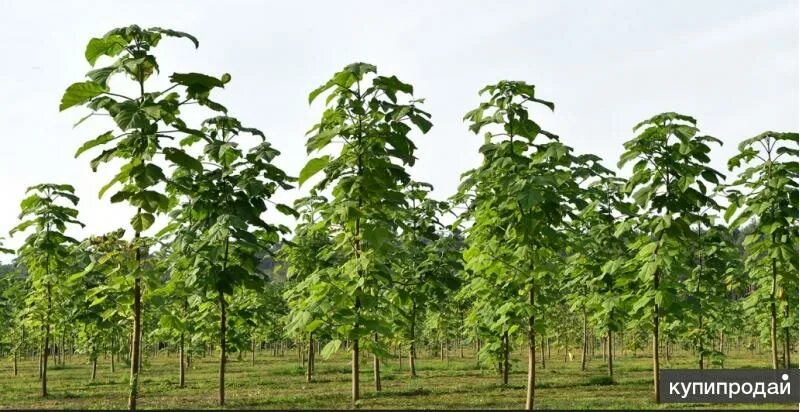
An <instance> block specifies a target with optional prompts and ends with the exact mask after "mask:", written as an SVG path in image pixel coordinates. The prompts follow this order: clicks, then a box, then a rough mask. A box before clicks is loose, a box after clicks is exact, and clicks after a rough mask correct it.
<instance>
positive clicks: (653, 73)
mask: <svg viewBox="0 0 800 412" xmlns="http://www.w3.org/2000/svg"><path fill="white" fill-rule="evenodd" d="M134 23H135V24H139V25H141V26H145V27H150V26H161V27H167V28H172V29H176V30H182V31H187V32H190V33H192V34H194V35H196V36H197V37H198V38H199V39H200V48H199V49H197V50H195V49H194V48H193V47H192V46H191V44H190V43H188V42H185V41H182V40H178V39H168V40H165V41H163V42H162V45H161V46H159V48H158V52H157V53H158V56H159V59H160V64H161V69H162V75H164V76H165V77H166V76H167V75H169V74H170V73H172V72H174V71H178V72H186V71H198V72H203V73H209V74H215V75H221V74H222V73H225V72H228V73H230V74H231V75H232V76H233V80H232V82H231V83H229V84H228V85H227V87H226V89H225V90H224V91H222V92H221V93H219V94H218V95H217V99H216V100H218V101H221V102H222V103H223V104H225V105H227V107H228V108H229V109H230V110H231V113H232V114H233V115H235V116H237V117H239V118H240V119H241V120H242V121H243V122H244V123H246V124H248V125H252V126H254V127H258V128H261V129H262V130H264V131H265V132H266V133H267V135H268V137H269V138H270V140H271V141H272V142H273V144H274V145H275V146H276V147H277V148H278V149H279V150H281V151H282V153H283V154H282V155H281V156H280V158H279V160H278V161H277V163H278V164H279V165H280V166H281V167H283V168H284V169H285V170H286V171H287V172H288V173H290V174H292V175H297V173H298V172H299V170H300V169H301V168H302V166H303V164H304V161H305V159H306V153H305V148H304V142H305V137H304V133H305V131H306V130H307V129H308V128H309V127H310V126H311V125H312V124H313V123H314V122H315V121H316V120H318V119H319V116H320V113H321V112H320V107H319V106H314V107H310V106H309V105H308V104H307V96H308V92H309V91H311V90H312V89H313V88H315V87H316V86H318V85H319V84H321V83H322V82H324V81H325V80H327V79H328V78H329V77H330V75H331V74H332V73H333V72H335V71H337V70H339V69H340V68H341V67H343V66H344V65H346V64H348V63H351V62H354V61H366V62H370V63H373V64H375V65H377V66H378V70H379V72H381V73H382V74H387V75H391V74H395V75H397V76H398V77H399V78H400V79H401V80H404V81H406V82H410V83H412V84H413V85H414V87H415V92H416V95H417V96H418V97H425V98H426V99H427V101H426V105H425V107H426V108H427V110H429V111H430V112H431V113H432V114H433V119H432V120H433V122H434V127H433V129H432V130H431V132H430V133H429V134H428V135H426V136H421V137H418V138H416V144H417V146H418V147H419V151H418V152H417V157H418V158H419V161H418V162H417V164H416V166H415V167H414V168H413V170H412V175H413V176H414V178H416V179H418V180H422V181H427V182H430V183H432V184H433V185H434V186H435V187H436V190H435V196H437V197H439V198H446V197H448V196H450V195H451V194H452V193H453V192H454V190H455V188H456V186H457V184H458V179H459V175H460V174H461V173H462V172H464V171H465V170H467V169H469V168H472V167H474V166H475V165H476V164H477V163H478V161H479V157H478V155H477V149H478V147H479V146H480V144H481V142H482V138H480V137H477V136H475V135H472V134H471V133H469V132H468V130H467V128H466V125H465V124H464V123H463V122H462V121H461V118H462V116H463V114H464V113H465V112H466V111H467V110H470V109H471V108H473V107H474V106H475V105H476V104H477V103H478V102H479V97H478V95H477V91H478V90H479V89H480V88H481V87H482V86H483V85H485V84H487V83H490V82H495V81H497V80H500V79H511V80H525V81H528V82H530V83H533V84H535V85H536V86H537V94H539V96H540V97H541V98H544V99H547V100H551V101H554V102H555V103H556V110H555V112H554V113H543V116H542V117H540V118H539V119H538V120H539V121H540V123H541V124H542V125H544V126H545V127H546V128H547V129H549V130H551V131H553V132H555V133H557V134H559V135H560V136H561V137H562V139H563V141H564V142H565V143H566V144H569V145H571V146H573V147H574V148H575V149H576V152H581V153H595V154H597V155H599V156H601V157H603V158H604V159H605V160H606V164H607V166H609V167H613V166H614V165H615V164H616V161H617V159H618V157H619V155H620V153H621V152H622V143H623V142H624V141H626V140H628V139H630V138H631V137H632V133H631V127H632V126H633V125H634V124H636V123H637V122H638V121H640V120H642V119H644V118H647V117H649V116H650V115H653V114H656V113H659V112H663V111H679V112H682V113H685V114H690V115H693V116H695V117H696V118H697V119H698V120H699V126H700V128H701V130H702V131H703V132H704V133H707V134H711V135H713V136H716V137H718V138H720V139H722V140H723V141H724V142H725V147H723V148H722V149H715V150H714V151H713V152H712V155H713V156H712V157H713V159H712V160H713V165H714V166H715V167H717V168H718V169H719V170H721V171H722V170H725V166H724V165H725V162H726V159H727V158H729V157H730V156H731V155H732V154H733V152H734V150H735V147H736V143H738V142H739V141H740V140H742V139H744V138H747V137H750V136H752V135H755V134H757V133H759V132H761V131H763V130H767V129H773V130H784V131H786V130H795V131H796V130H797V129H798V44H799V41H798V3H797V2H796V1H793V0H785V1H778V0H774V1H759V0H750V1H725V0H722V1H711V0H703V1H696V0H689V1H676V0H672V1H668V2H665V1H654V0H653V1H641V0H630V1H621V0H620V1H610V0H609V1H589V0H583V1H569V2H567V1H554V0H551V1H521V0H520V1H491V2H488V1H466V0H454V1H442V0H439V1H370V2H357V1H346V0H339V1H336V2H327V1H316V2H311V1H282V2H267V1H255V0H252V1H233V0H227V1H221V0H214V1H144V0H140V1H136V2H122V1H69V2H66V1H31V0H26V1H12V0H3V1H0V38H2V39H3V42H2V43H0V55H2V56H3V62H4V64H3V65H2V66H0V97H2V98H1V99H0V124H2V128H0V130H2V131H1V132H0V135H1V136H2V137H0V139H2V142H3V145H2V147H3V151H2V153H3V155H2V156H0V186H1V187H2V192H0V193H2V195H0V236H5V237H7V235H5V233H7V231H8V229H10V228H11V227H13V226H14V225H15V224H16V221H17V220H16V217H17V214H18V212H19V201H20V200H21V199H22V197H23V192H24V190H25V188H26V187H28V186H30V185H33V184H36V183H40V182H58V183H71V184H73V185H75V186H76V188H77V194H78V195H79V196H81V198H82V200H81V203H80V213H81V216H80V218H81V220H82V221H84V222H85V223H86V224H87V227H86V229H85V230H83V231H73V232H72V234H73V235H76V236H85V235H88V234H99V233H103V232H107V231H110V230H113V229H116V228H118V227H126V228H127V227H128V219H129V218H130V215H131V213H130V211H129V210H127V208H126V207H124V206H120V205H111V204H110V203H109V201H108V199H106V198H104V199H98V198H97V191H98V189H99V188H100V187H101V186H102V185H103V184H104V183H105V182H106V181H107V180H108V178H109V177H110V176H112V175H113V172H114V171H115V169H116V168H115V167H106V168H104V169H103V168H101V171H100V172H98V173H92V172H91V169H90V168H89V165H88V161H89V159H90V156H86V157H81V158H79V159H74V158H73V154H74V152H75V149H76V148H77V147H78V146H80V144H81V143H82V142H83V141H84V140H86V139H88V138H92V137H95V136H96V135H97V134H98V133H96V132H98V131H104V130H107V128H108V123H107V122H108V119H104V118H99V119H97V120H95V121H94V122H93V124H89V125H86V124H84V125H81V126H80V127H78V128H75V129H73V127H72V124H73V123H74V122H75V121H76V120H77V119H79V118H80V117H81V114H82V113H83V112H81V111H80V110H70V111H67V112H64V113H59V112H58V103H59V100H60V98H61V94H62V93H63V91H64V89H65V88H66V87H67V86H68V85H69V84H71V83H73V82H75V81H80V80H82V78H83V76H84V73H85V72H86V71H87V70H89V66H88V63H86V61H85V59H84V57H83V52H84V47H85V45H86V42H87V41H88V40H89V39H90V38H91V37H95V36H101V35H102V34H104V33H105V32H107V31H108V30H109V29H111V28H114V27H118V26H124V25H128V24H134ZM295 196H297V192H293V193H283V194H281V199H285V200H286V201H287V202H288V201H290V200H291V199H292V198H294V197H295ZM21 240H22V239H21V237H20V236H18V237H17V238H15V239H11V240H7V241H6V245H7V246H11V247H17V246H18V245H19V244H20V242H21ZM4 258H5V259H2V257H0V259H2V260H8V256H5V257H4Z"/></svg>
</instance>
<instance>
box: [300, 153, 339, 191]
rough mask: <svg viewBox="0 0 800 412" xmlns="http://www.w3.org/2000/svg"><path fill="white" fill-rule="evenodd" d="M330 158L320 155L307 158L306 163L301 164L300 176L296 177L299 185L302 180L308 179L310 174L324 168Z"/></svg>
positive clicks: (312, 174)
mask: <svg viewBox="0 0 800 412" xmlns="http://www.w3.org/2000/svg"><path fill="white" fill-rule="evenodd" d="M330 160H331V157H330V156H322V157H318V158H315V159H311V160H309V161H308V162H307V163H306V165H305V166H303V170H301V171H300V176H299V177H298V182H299V183H300V185H301V186H302V184H303V182H305V181H306V180H308V179H309V178H310V177H311V176H314V175H315V174H317V172H319V171H320V170H322V169H324V168H325V166H327V165H328V163H329V162H330Z"/></svg>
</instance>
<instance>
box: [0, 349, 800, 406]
mask: <svg viewBox="0 0 800 412" xmlns="http://www.w3.org/2000/svg"><path fill="white" fill-rule="evenodd" d="M573 353H577V352H573ZM552 355H553V356H552V357H551V358H550V360H549V361H546V368H545V369H544V371H543V372H542V373H539V374H537V382H536V407H537V408H539V409H599V408H610V409H651V408H657V407H659V406H660V407H664V408H671V409H672V408H686V409H695V408H712V407H714V406H715V407H716V408H720V407H724V408H752V409H760V408H770V409H787V407H792V406H793V405H698V404H669V405H656V404H654V403H653V402H652V401H651V400H650V399H651V393H652V366H651V359H650V358H649V357H648V354H647V353H639V354H638V356H637V357H633V356H632V355H630V354H628V355H626V356H620V357H619V358H618V361H617V362H616V367H615V377H616V382H615V383H614V384H610V385H609V384H608V383H607V381H606V378H605V365H604V363H603V362H602V359H601V357H600V356H599V354H597V355H598V356H596V357H595V358H594V359H593V360H592V361H591V362H590V363H589V366H588V370H587V371H586V372H581V371H580V360H579V359H577V358H576V359H575V360H573V361H567V362H564V360H563V352H562V354H559V355H558V356H556V354H555V352H554V353H553V354H552ZM345 357H346V354H345V353H339V355H338V356H337V357H335V358H331V359H330V360H327V361H326V360H323V359H318V360H317V375H316V379H315V381H314V382H312V383H306V382H305V377H304V371H305V370H304V368H303V367H302V366H301V365H300V364H299V361H298V358H297V356H296V353H295V352H292V353H291V354H290V353H289V352H287V353H286V354H285V356H282V357H281V356H279V357H275V356H272V353H271V352H257V353H256V365H255V366H253V365H251V363H250V356H249V354H245V355H244V356H243V358H242V360H237V357H236V356H235V355H234V356H232V357H231V359H230V360H229V363H228V371H227V374H226V379H227V382H226V386H227V388H228V391H227V392H228V395H227V396H228V399H227V403H226V407H228V408H233V409H239V408H241V409H249V408H255V409H286V408H335V409H347V408H350V392H349V390H350V366H349V364H348V362H347V360H346V359H345ZM217 361H218V360H217V358H216V356H209V357H206V358H203V359H197V360H195V361H193V363H192V367H191V368H190V369H188V371H187V375H186V387H185V388H179V387H178V384H177V380H178V373H177V372H178V368H177V364H176V362H175V360H174V357H170V356H169V355H168V354H166V353H163V354H160V355H158V356H157V357H152V356H151V357H148V358H147V359H146V361H145V366H144V371H143V374H142V381H141V385H140V407H141V408H146V409H156V408H158V409H163V408H183V409H200V408H218V406H217V403H216V402H217V398H216V385H217ZM403 361H404V364H403V365H402V368H400V367H399V365H398V363H399V362H398V360H397V359H395V360H393V361H387V362H384V363H383V364H382V381H383V391H382V392H381V393H380V394H378V393H376V392H375V391H374V386H373V384H372V371H371V362H372V361H371V358H365V362H364V364H363V366H362V385H363V386H362V399H361V401H360V403H359V405H360V406H361V407H362V408H366V409H373V408H376V409H377V408H438V409H445V408H450V409H452V408H478V409H489V408H490V409H494V408H499V409H509V408H513V409H519V408H521V407H522V406H524V405H523V403H524V400H525V373H526V372H525V368H526V358H525V356H524V355H523V354H522V353H519V352H515V353H514V354H513V356H512V368H511V374H510V379H509V385H508V386H506V387H503V386H502V385H501V384H499V382H500V378H499V376H498V375H497V373H496V372H495V371H494V370H491V369H489V368H487V367H485V366H484V368H483V369H479V368H477V367H476V362H475V359H474V358H473V357H472V354H471V353H466V355H465V358H463V359H462V358H460V357H459V356H458V353H457V352H456V353H455V354H454V355H451V356H450V360H449V361H443V360H440V359H439V357H432V356H429V354H428V353H427V351H426V352H425V353H420V357H419V358H418V363H417V371H418V374H419V377H418V378H416V379H411V378H409V377H408V368H407V364H405V362H406V360H405V359H403ZM694 362H695V361H694V360H693V358H691V357H689V356H688V354H684V353H681V354H676V356H673V357H672V358H671V360H670V362H666V360H665V363H664V367H665V368H681V367H685V368H694V367H695V364H694ZM769 366H770V364H769V354H768V353H762V354H755V355H751V354H750V353H741V354H733V355H732V356H731V357H730V358H728V360H727V361H726V367H730V368H768V367H769ZM793 366H795V365H793ZM538 367H540V365H537V371H538ZM19 368H20V372H19V373H20V374H19V376H17V377H12V376H11V368H10V363H8V362H6V363H4V365H3V370H2V372H0V373H2V374H3V376H4V377H3V379H1V380H0V408H2V409H8V408H70V409H103V408H105V409H110V408H113V409H122V408H124V407H125V406H126V401H127V393H128V378H129V376H128V374H129V370H128V369H127V368H124V367H123V365H118V367H117V370H116V372H115V373H113V374H112V373H111V372H110V369H109V363H108V360H103V359H101V361H100V362H99V364H98V371H97V377H96V380H95V382H90V381H89V375H90V369H91V368H90V365H89V363H88V362H87V361H86V360H85V358H81V357H77V356H76V357H73V358H72V359H70V360H68V362H67V364H66V365H65V366H61V365H59V366H55V365H54V366H51V367H50V368H49V369H50V370H49V372H48V375H49V387H50V395H49V397H48V398H47V399H42V398H41V397H40V396H39V391H38V388H39V381H38V380H37V377H36V363H35V360H34V359H26V360H24V361H22V362H20V364H19Z"/></svg>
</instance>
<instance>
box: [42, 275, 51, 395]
mask: <svg viewBox="0 0 800 412" xmlns="http://www.w3.org/2000/svg"><path fill="white" fill-rule="evenodd" d="M48 262H49V260H48ZM49 267H50V265H49V263H48V268H49ZM51 294H52V289H51V286H50V284H48V285H47V315H46V316H45V325H44V345H43V347H42V397H46V396H47V357H48V356H49V354H50V353H49V352H50V311H51V310H52V306H53V300H52V296H51Z"/></svg>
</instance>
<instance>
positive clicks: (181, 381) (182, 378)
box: [178, 332, 186, 388]
mask: <svg viewBox="0 0 800 412" xmlns="http://www.w3.org/2000/svg"><path fill="white" fill-rule="evenodd" d="M183 339H184V335H183V332H181V340H180V343H179V345H180V346H179V347H178V360H179V361H180V367H179V369H178V373H179V375H178V387H179V388H183V385H184V384H185V383H186V367H185V366H184V363H183V359H184V353H183V343H184V342H183Z"/></svg>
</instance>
